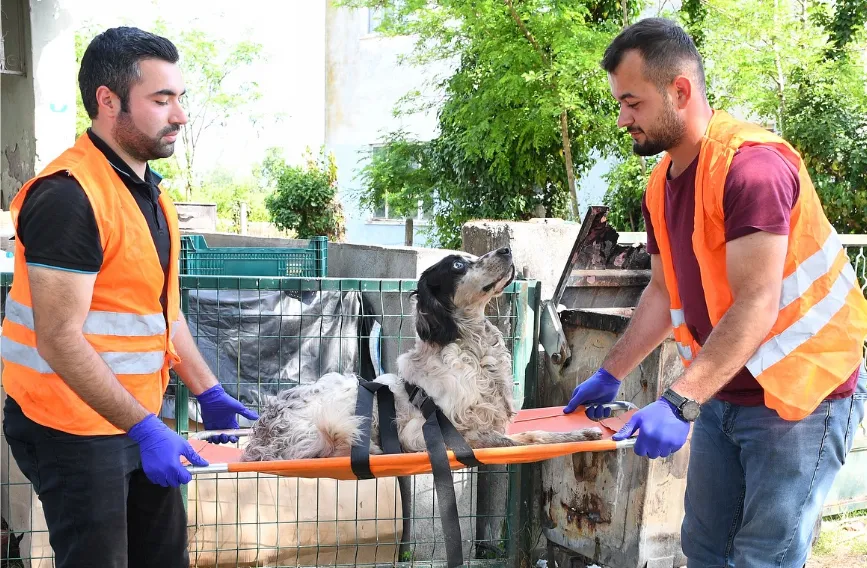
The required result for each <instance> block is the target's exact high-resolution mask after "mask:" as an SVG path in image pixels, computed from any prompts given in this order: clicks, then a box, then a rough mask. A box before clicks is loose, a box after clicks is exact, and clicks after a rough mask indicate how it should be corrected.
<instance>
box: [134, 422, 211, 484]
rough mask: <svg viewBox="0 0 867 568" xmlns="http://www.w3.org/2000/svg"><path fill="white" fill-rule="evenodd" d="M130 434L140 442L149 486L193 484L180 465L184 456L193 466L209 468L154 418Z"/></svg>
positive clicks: (176, 435) (186, 445)
mask: <svg viewBox="0 0 867 568" xmlns="http://www.w3.org/2000/svg"><path fill="white" fill-rule="evenodd" d="M127 434H128V435H129V437H130V438H132V439H133V440H135V441H136V442H138V445H139V452H140V453H141V464H142V469H144V472H145V476H147V478H148V479H149V480H150V482H151V483H154V484H156V485H161V486H163V487H178V486H179V485H181V484H186V483H189V482H190V480H191V479H192V475H190V472H188V471H187V469H186V468H185V467H184V466H183V465H181V459H180V457H181V456H184V457H185V458H187V459H188V460H190V463H191V464H193V465H197V466H206V465H208V462H206V461H205V460H204V459H202V457H201V456H200V455H199V454H197V453H196V451H195V450H194V449H193V447H192V446H191V445H190V443H189V442H187V441H186V440H185V439H183V438H182V437H181V436H179V435H178V434H176V433H175V432H172V430H171V429H170V428H169V427H168V426H166V425H165V424H163V421H162V420H160V419H159V418H157V417H156V416H154V415H153V414H148V415H147V416H145V417H144V419H143V420H142V421H141V422H139V423H138V424H136V425H135V426H133V427H132V428H130V430H129V432H128V433H127Z"/></svg>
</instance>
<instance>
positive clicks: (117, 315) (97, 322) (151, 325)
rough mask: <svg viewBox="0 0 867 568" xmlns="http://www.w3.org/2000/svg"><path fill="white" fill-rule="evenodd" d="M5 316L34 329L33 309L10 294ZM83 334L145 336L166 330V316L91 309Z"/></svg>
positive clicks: (83, 327) (159, 333)
mask: <svg viewBox="0 0 867 568" xmlns="http://www.w3.org/2000/svg"><path fill="white" fill-rule="evenodd" d="M6 317H7V318H9V321H11V322H15V323H17V324H19V325H23V326H24V327H26V328H27V329H30V330H32V331H36V327H35V326H34V323H33V309H32V308H29V307H27V306H25V305H24V304H22V303H21V302H16V301H15V300H13V299H12V297H11V296H8V297H7V298H6ZM81 331H82V333H84V334H85V335H115V336H123V337H147V336H149V335H161V334H163V333H165V332H166V318H165V317H164V316H163V314H148V315H145V316H140V315H136V314H125V313H122V312H103V311H97V310H92V311H90V312H89V313H88V314H87V318H86V319H85V320H84V325H83V326H82V329H81Z"/></svg>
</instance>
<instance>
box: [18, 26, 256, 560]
mask: <svg viewBox="0 0 867 568" xmlns="http://www.w3.org/2000/svg"><path fill="white" fill-rule="evenodd" d="M177 61H178V52H177V50H176V49H175V46H174V45H173V44H172V43H171V42H170V41H169V40H167V39H165V38H162V37H159V36H156V35H154V34H151V33H147V32H144V31H142V30H139V29H136V28H128V27H122V28H114V29H110V30H107V31H105V32H104V33H102V34H100V35H98V36H97V37H96V38H94V40H93V41H92V42H91V44H90V45H89V46H88V48H87V50H86V51H85V52H84V56H83V58H82V62H81V71H80V73H79V84H80V88H81V96H82V100H83V102H84V106H85V108H86V109H87V112H88V114H89V115H90V117H91V119H92V125H91V127H90V128H89V129H88V130H87V132H85V133H84V134H82V135H81V136H80V137H79V138H78V140H77V141H76V143H75V145H74V146H73V147H72V148H69V149H68V150H66V151H65V152H63V153H62V154H61V155H60V156H58V157H57V158H55V159H54V161H52V162H51V163H50V164H49V165H48V166H47V167H46V168H45V169H44V170H43V171H42V172H40V173H39V174H38V175H36V176H35V177H34V178H33V179H31V180H30V181H28V182H27V183H26V184H24V186H23V187H22V188H21V191H20V192H19V193H18V195H16V196H15V199H14V200H13V201H12V204H11V207H10V210H11V213H12V219H13V223H14V225H15V235H16V243H15V267H14V275H13V284H12V288H11V290H10V291H9V295H8V298H7V302H6V317H5V319H4V321H3V328H2V359H3V386H4V388H5V390H6V392H7V394H8V396H7V398H6V402H5V406H4V421H3V431H4V434H5V436H6V440H7V441H8V443H9V447H10V449H11V451H12V455H13V457H14V458H15V461H16V462H17V464H18V466H19V467H20V469H21V471H22V472H23V473H24V475H25V476H26V477H27V479H28V480H30V482H31V483H32V485H33V488H34V490H35V492H36V493H37V494H38V495H39V499H40V501H41V502H42V505H43V508H44V511H45V520H46V523H47V525H48V532H49V539H50V542H51V546H52V548H53V549H54V553H55V557H56V565H57V566H58V567H59V568H71V567H79V566H99V567H101V568H103V567H104V568H120V567H124V568H126V567H133V566H136V567H151V566H152V567H154V568H156V567H160V568H165V567H168V568H171V567H175V568H180V567H182V566H183V567H186V566H188V565H189V554H188V552H187V530H186V512H185V507H184V503H183V500H182V496H181V492H180V488H179V487H180V485H182V484H185V483H187V482H189V481H190V479H191V476H190V473H189V472H188V471H187V470H186V468H185V467H184V466H183V464H182V462H181V457H185V458H186V459H187V460H189V461H190V462H191V463H193V464H195V465H207V462H206V461H205V460H203V459H202V458H201V457H200V456H199V455H198V454H197V453H196V452H195V451H194V450H193V448H192V447H191V446H190V444H189V443H188V442H187V441H186V440H185V439H184V438H182V437H181V436H179V435H178V434H177V433H175V432H174V431H172V430H171V429H170V428H168V427H167V426H166V425H165V424H164V423H163V422H162V420H160V419H159V418H158V417H157V414H158V413H159V410H160V406H161V403H162V399H163V395H164V393H165V390H166V386H167V384H168V381H169V368H170V367H171V368H173V369H174V370H175V371H176V373H177V374H178V376H179V377H180V379H181V380H182V381H183V382H184V383H185V384H186V385H187V386H188V387H189V389H190V390H191V392H192V393H193V394H194V395H196V396H197V398H198V401H199V404H200V405H201V408H202V418H203V421H204V424H205V427H206V428H208V429H230V428H237V427H238V422H237V415H238V414H241V415H242V416H245V417H247V418H248V419H251V420H255V419H256V418H257V416H256V414H255V413H254V412H252V411H250V410H248V409H246V408H245V407H244V406H243V405H242V404H241V403H240V402H238V401H237V400H235V399H233V398H232V397H230V396H229V395H227V394H226V393H225V391H224V390H223V388H222V387H221V386H220V384H219V383H218V381H217V379H216V378H215V377H214V375H213V374H212V373H211V371H210V369H209V368H208V366H207V364H206V363H205V361H204V359H203V358H202V356H201V354H200V353H199V351H198V348H197V347H196V344H195V341H194V340H193V337H192V335H191V333H190V330H189V328H188V327H187V324H186V321H185V320H184V317H183V314H182V313H181V312H180V290H179V274H178V266H179V259H178V253H179V250H180V234H179V230H178V218H177V213H176V211H175V209H174V205H173V204H172V202H171V200H170V199H169V198H168V196H167V195H166V194H165V193H164V192H162V191H161V190H160V188H159V182H160V178H159V176H157V175H156V174H155V173H154V172H152V171H151V169H150V167H149V166H148V161H149V160H153V159H157V158H163V157H168V156H171V155H172V152H173V151H174V143H175V139H176V137H177V134H178V131H179V130H180V128H181V126H183V125H184V124H185V123H186V122H187V117H186V115H185V113H184V110H183V108H182V106H181V96H182V95H183V93H184V83H183V79H182V77H181V72H180V69H179V67H178V65H177ZM213 441H218V442H225V441H228V438H227V437H223V436H221V437H220V438H219V439H215V440H213Z"/></svg>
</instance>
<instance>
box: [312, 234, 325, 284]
mask: <svg viewBox="0 0 867 568" xmlns="http://www.w3.org/2000/svg"><path fill="white" fill-rule="evenodd" d="M310 248H311V249H313V262H314V269H315V270H314V274H315V275H316V276H317V277H318V278H325V277H326V276H328V237H313V238H312V239H310Z"/></svg>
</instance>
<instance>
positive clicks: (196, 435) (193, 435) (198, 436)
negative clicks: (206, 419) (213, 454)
mask: <svg viewBox="0 0 867 568" xmlns="http://www.w3.org/2000/svg"><path fill="white" fill-rule="evenodd" d="M220 434H225V435H227V436H249V435H250V429H249V428H236V429H235V430H201V431H199V432H190V433H189V435H188V436H187V438H188V439H189V440H207V439H208V438H210V437H211V436H219V435H220Z"/></svg>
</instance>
